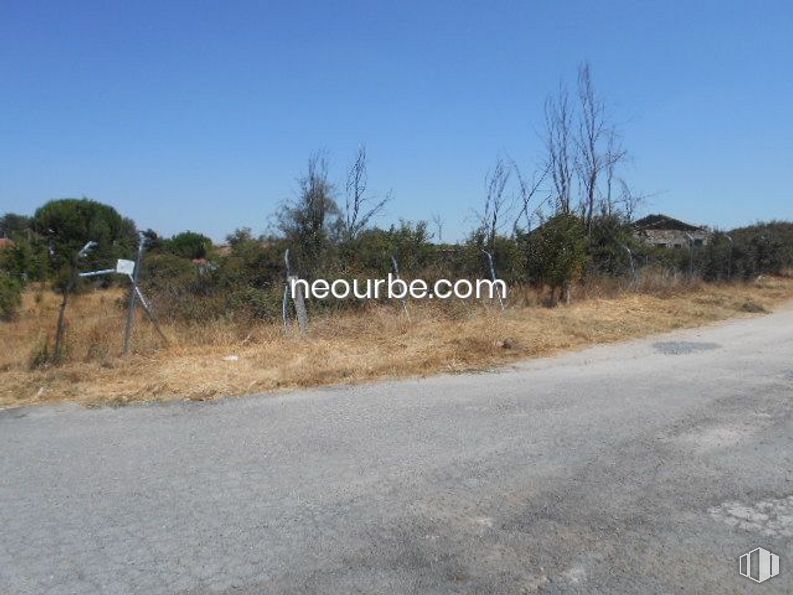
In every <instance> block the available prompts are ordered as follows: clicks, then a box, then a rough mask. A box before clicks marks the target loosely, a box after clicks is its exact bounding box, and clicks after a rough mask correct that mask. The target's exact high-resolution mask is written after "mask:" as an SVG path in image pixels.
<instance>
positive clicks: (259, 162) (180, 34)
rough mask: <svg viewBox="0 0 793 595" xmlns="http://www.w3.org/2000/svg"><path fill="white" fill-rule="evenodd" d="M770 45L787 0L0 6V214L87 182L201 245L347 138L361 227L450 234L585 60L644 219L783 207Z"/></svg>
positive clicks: (338, 173)
mask: <svg viewBox="0 0 793 595" xmlns="http://www.w3.org/2000/svg"><path fill="white" fill-rule="evenodd" d="M791 38H793V5H792V4H791V3H790V2H789V0H783V1H763V2H756V1H753V2H750V1H746V2H727V1H724V0H722V1H713V2H696V1H691V2H669V1H664V2H656V3H654V5H652V6H651V5H650V4H649V3H640V2H633V1H631V2H628V1H625V2H609V1H599V2H592V1H582V2H566V1H561V0H556V1H550V0H548V1H524V2H497V1H491V2H484V1H483V2H466V1H460V0H454V1H443V2H441V1H438V2H427V1H426V0H425V1H424V2H413V1H405V0H403V1H399V2H386V1H382V2H375V1H369V2H363V1H361V2H350V1H333V2H319V1H317V2H300V1H295V0H293V1H290V2H235V1H228V2H220V1H218V2H201V1H193V2H164V1H157V2H148V1H139V0H138V1H135V2H82V1H79V0H75V1H74V2H54V1H52V2H36V1H31V0H26V1H16V0H4V1H3V2H2V3H0V79H1V80H2V85H0V139H2V142H0V212H5V211H14V212H21V213H32V212H33V210H35V208H36V207H37V206H39V205H40V204H42V203H43V202H45V201H46V200H48V199H51V198H61V197H71V196H78V197H79V196H88V197H91V198H95V199H97V200H100V201H102V202H106V203H109V204H112V205H114V206H115V207H116V208H117V209H119V211H121V212H122V213H123V214H125V215H127V216H130V217H132V218H133V219H135V221H136V222H137V223H138V225H139V226H140V227H143V228H145V227H152V228H154V229H157V230H159V231H161V232H163V233H165V234H172V233H175V232H178V231H180V230H184V229H193V230H197V231H203V232H205V233H208V234H209V235H210V236H212V237H213V238H215V239H218V240H219V239H222V238H223V237H224V235H225V234H226V233H228V232H231V231H232V230H233V229H234V228H236V227H242V226H249V227H252V228H253V229H254V230H256V231H263V230H264V229H265V228H266V226H267V222H268V216H269V214H270V213H272V211H273V210H274V209H275V208H276V207H277V205H278V204H279V202H280V201H282V200H283V199H285V198H289V197H290V196H293V195H294V193H295V190H296V183H295V179H296V178H297V177H298V176H299V175H300V173H301V171H302V169H303V168H304V167H305V163H306V160H307V158H308V156H309V155H310V154H311V153H312V152H314V151H316V150H317V149H324V150H325V151H326V152H327V154H328V156H329V159H330V166H331V174H332V177H333V179H334V181H336V182H337V183H338V184H339V185H341V183H342V182H343V175H344V169H345V167H346V166H347V165H348V163H349V161H350V160H351V158H352V155H353V153H354V151H355V149H356V147H357V145H358V144H359V143H362V142H363V143H366V145H367V147H368V153H369V162H370V163H369V168H370V188H371V189H372V190H373V191H374V192H380V193H384V192H386V191H388V190H393V193H394V196H395V199H394V201H393V202H392V203H391V204H390V205H389V207H388V210H387V212H386V214H385V215H384V216H383V217H382V218H381V219H380V220H379V223H381V224H388V223H390V222H392V221H396V220H398V219H399V218H400V217H402V218H406V219H422V218H424V219H428V218H430V216H431V215H432V214H433V213H439V214H440V215H441V216H442V218H443V219H444V221H445V228H444V235H445V236H446V237H445V238H444V239H458V238H460V237H462V235H463V234H464V233H465V232H466V231H467V230H468V229H470V228H471V227H472V226H473V225H474V221H473V216H472V212H473V211H474V210H475V209H477V208H478V206H479V204H480V203H481V202H482V196H483V193H484V183H483V178H484V175H485V173H486V172H487V170H488V168H489V167H490V166H491V165H492V163H493V161H494V159H495V158H496V156H497V155H498V154H508V155H510V156H512V157H513V158H515V159H516V160H518V161H519V162H520V163H522V164H523V165H524V167H525V168H526V169H527V170H529V169H531V168H532V167H533V164H534V163H536V162H537V161H538V159H540V158H541V143H540V141H539V138H538V133H539V131H540V130H541V127H542V105H543V101H544V99H545V97H546V96H547V95H548V94H549V93H550V92H552V91H553V90H554V89H555V88H556V87H557V85H558V84H559V81H560V79H565V80H567V81H569V82H574V79H575V73H576V68H577V66H578V64H579V63H580V62H581V61H583V60H587V61H589V63H590V64H591V67H592V69H593V73H594V77H595V82H596V84H597V87H598V89H599V91H600V92H601V93H602V94H603V95H604V96H605V97H606V99H607V101H608V105H609V107H610V109H611V112H612V114H613V115H614V119H615V120H616V121H618V122H619V123H620V126H621V129H622V132H623V137H624V142H625V145H626V147H627V148H628V149H629V151H630V153H631V155H632V160H631V162H630V164H629V166H628V168H627V170H626V171H625V176H626V178H627V179H628V180H629V181H630V182H631V183H632V185H633V186H634V187H635V188H636V189H637V190H638V191H640V192H643V193H647V194H651V195H652V196H651V198H650V199H649V201H648V204H646V205H645V206H644V208H643V211H644V212H657V211H662V212H667V213H669V214H672V215H675V216H678V217H681V218H684V219H687V220H691V221H693V222H698V223H703V224H709V225H714V226H719V227H723V228H727V227H732V226H736V225H741V224H745V223H750V222H753V221H756V220H763V219H771V218H787V219H793V196H792V195H793V190H791V189H793V43H791Z"/></svg>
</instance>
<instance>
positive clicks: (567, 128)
mask: <svg viewBox="0 0 793 595" xmlns="http://www.w3.org/2000/svg"><path fill="white" fill-rule="evenodd" d="M572 126H573V115H572V111H571V109H570V98H569V96H568V93H567V89H566V88H565V87H564V85H561V84H560V85H559V91H558V93H557V94H556V96H552V97H549V98H548V99H546V101H545V148H546V152H547V158H546V164H545V168H546V170H547V171H548V172H550V175H551V181H552V182H553V188H554V193H555V197H554V199H555V203H556V204H555V207H556V210H557V211H558V212H560V213H569V212H570V201H571V196H572V187H573V157H574V149H575V147H574V144H573V132H572Z"/></svg>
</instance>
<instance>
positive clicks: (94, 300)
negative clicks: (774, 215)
mask: <svg viewBox="0 0 793 595" xmlns="http://www.w3.org/2000/svg"><path fill="white" fill-rule="evenodd" d="M647 291H649V290H647V289H646V288H645V290H644V291H641V288H640V291H639V292H631V293H626V292H621V291H620V290H619V288H617V287H605V288H604V287H597V286H589V287H586V288H582V289H581V290H580V296H579V297H580V299H579V300H578V301H577V302H576V303H574V304H573V305H571V306H568V307H558V308H544V307H540V306H538V305H536V304H538V303H539V302H540V296H538V295H536V294H534V293H532V292H531V291H524V292H520V293H519V294H516V295H513V297H512V298H511V303H512V304H514V305H513V306H512V307H511V308H510V309H508V310H507V311H506V312H505V313H503V314H502V313H501V312H500V311H499V310H498V309H497V308H494V307H492V306H491V305H483V304H463V303H458V304H455V305H447V306H445V307H443V308H441V307H439V306H438V305H437V304H433V303H431V302H427V303H422V304H412V305H411V313H410V319H409V320H408V319H407V318H406V317H405V316H404V315H403V314H402V313H401V311H400V309H399V307H398V306H390V305H385V306H384V305H372V306H371V307H369V308H367V309H365V310H364V311H359V312H356V313H350V314H345V315H342V316H335V317H333V318H326V319H318V320H315V321H314V322H313V325H312V328H311V331H310V333H309V335H308V336H307V337H300V336H294V335H285V334H284V332H283V329H282V327H281V326H280V325H277V324H265V323H258V324H253V325H235V324H232V323H230V322H223V321H217V322H212V323H207V324H202V325H193V326H188V325H169V326H166V329H165V330H166V334H167V335H169V336H170V337H172V338H173V345H172V346H170V347H168V348H162V347H160V346H159V343H158V339H157V336H156V335H155V334H154V332H153V330H152V329H151V327H150V325H149V324H148V322H147V321H145V320H140V321H139V323H138V327H137V328H138V333H137V334H136V337H135V342H136V349H137V352H136V354H135V355H133V356H131V357H129V358H126V359H122V358H120V357H119V355H118V354H119V351H120V344H121V335H122V327H123V322H124V312H123V309H122V307H121V305H120V303H119V302H120V299H121V294H120V293H119V292H118V291H104V292H102V291H98V292H94V293H91V294H88V295H84V296H80V297H78V298H76V299H75V301H74V303H73V304H72V306H71V307H70V312H69V315H68V320H69V321H70V327H69V330H68V347H69V355H68V361H67V362H66V363H64V364H63V365H61V366H58V367H48V368H44V369H40V368H32V367H31V362H32V361H33V359H34V357H35V355H36V353H38V352H39V351H40V350H41V348H42V345H44V344H45V342H46V341H47V340H48V337H49V339H50V340H51V338H52V334H53V327H54V323H55V319H56V316H57V307H58V297H57V296H56V295H54V294H52V293H51V292H48V291H38V292H34V291H30V292H28V293H27V294H26V295H25V301H24V307H23V311H22V313H21V314H20V317H19V319H18V320H17V321H15V322H12V323H0V345H2V346H3V349H2V352H0V381H1V382H2V384H1V385H0V407H10V406H15V405H23V404H33V403H44V402H51V401H59V400H69V401H75V402H79V403H83V404H86V405H96V404H123V403H126V402H130V401H150V400H164V399H194V400H200V399H210V398H213V397H216V396H219V395H240V394H249V393H254V392H262V391H270V390H274V389H282V388H292V387H301V386H314V385H322V384H332V383H344V382H361V381H366V380H373V379H377V378H386V377H403V376H421V375H426V374H434V373H439V372H458V371H463V370H473V369H482V368H486V367H489V366H492V365H495V364H503V363H508V362H511V361H515V360H518V359H523V358H528V357H535V356H540V355H547V354H551V353H554V352H557V351H561V350H566V349H574V348H579V347H582V346H586V345H590V344H593V343H607V342H612V341H618V340H621V339H626V338H630V337H637V336H641V335H647V334H650V333H656V332H661V331H667V330H671V329H675V328H683V327H691V326H697V325H701V324H705V323H709V322H713V321H718V320H723V319H726V318H729V317H733V316H747V315H750V313H752V312H758V311H759V312H762V311H765V310H770V309H772V308H773V307H774V306H776V305H778V304H780V303H782V302H784V301H786V300H789V299H791V298H793V280H791V279H763V280H761V281H758V282H756V283H753V284H748V285H729V286H727V285H720V286H719V285H710V286H706V285H700V286H696V287H693V288H690V287H689V288H686V287H683V286H675V287H672V289H669V287H667V288H666V289H665V290H664V291H661V292H659V291H656V292H654V293H648V292H647ZM598 296H600V297H598ZM603 296H606V297H603ZM229 355H236V356H239V359H238V360H237V361H226V360H224V357H226V356H229Z"/></svg>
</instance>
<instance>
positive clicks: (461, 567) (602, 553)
mask: <svg viewBox="0 0 793 595" xmlns="http://www.w3.org/2000/svg"><path fill="white" fill-rule="evenodd" d="M230 365H233V364H230ZM792 392H793V312H791V311H783V312H780V313H776V314H773V315H770V316H765V317H760V318H753V319H742V320H738V321H733V322H730V323H726V324H722V325H719V326H716V327H710V328H707V329H701V330H694V331H682V332H676V333H673V334H668V335H663V336H656V337H653V338H649V339H646V340H641V341H635V342H630V343H623V344H620V345H612V346H604V347H597V348H594V349H589V350H587V351H583V352H579V353H574V354H568V355H564V356H561V357H556V358H551V359H544V360H535V361H532V362H529V363H525V364H521V365H519V366H517V367H512V368H509V369H502V370H498V371H495V372H492V373H483V374H474V375H471V374H466V375H453V376H439V377H434V378H430V379H424V380H411V381H406V382H388V383H378V384H373V385H367V386H358V387H342V388H331V389H323V390H312V391H301V392H295V393H289V394H283V395H279V396H260V397H249V398H238V399H226V400H221V401H217V402H213V403H189V404H186V403H177V404H168V405H147V406H129V407H125V408H120V409H111V408H103V409H94V410H86V409H81V408H78V407H76V406H65V405H64V406H57V407H38V408H27V409H16V410H7V411H4V412H1V413H0V449H2V450H1V451H0V453H1V456H0V593H3V594H16V593H113V594H122V593H145V594H155V593H322V594H328V593H499V594H500V593H524V592H535V591H537V592H550V593H563V592H564V593H566V592H574V593H670V592H676V593H679V592H685V593H719V594H723V593H782V592H787V593H791V592H793V548H791V545H792V544H793V418H792V417H791V413H792V412H793V399H791V396H792V395H791V393H792ZM757 546H763V547H765V548H767V549H768V550H770V551H772V552H774V553H776V554H778V555H779V557H780V567H781V573H780V574H779V576H777V577H775V578H772V579H771V580H769V581H767V582H765V583H763V584H755V583H753V582H751V581H750V580H749V579H746V578H744V577H741V576H740V575H739V574H738V557H739V556H740V555H741V554H743V553H744V552H747V551H749V550H751V549H753V548H755V547H757Z"/></svg>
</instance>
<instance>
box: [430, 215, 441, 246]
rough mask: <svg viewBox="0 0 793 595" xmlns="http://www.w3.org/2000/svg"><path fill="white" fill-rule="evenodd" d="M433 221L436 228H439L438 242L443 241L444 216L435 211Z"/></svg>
mask: <svg viewBox="0 0 793 595" xmlns="http://www.w3.org/2000/svg"><path fill="white" fill-rule="evenodd" d="M432 223H433V224H434V225H435V229H436V230H437V236H436V237H437V239H438V243H439V244H442V243H443V217H441V214H440V213H433V214H432Z"/></svg>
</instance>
